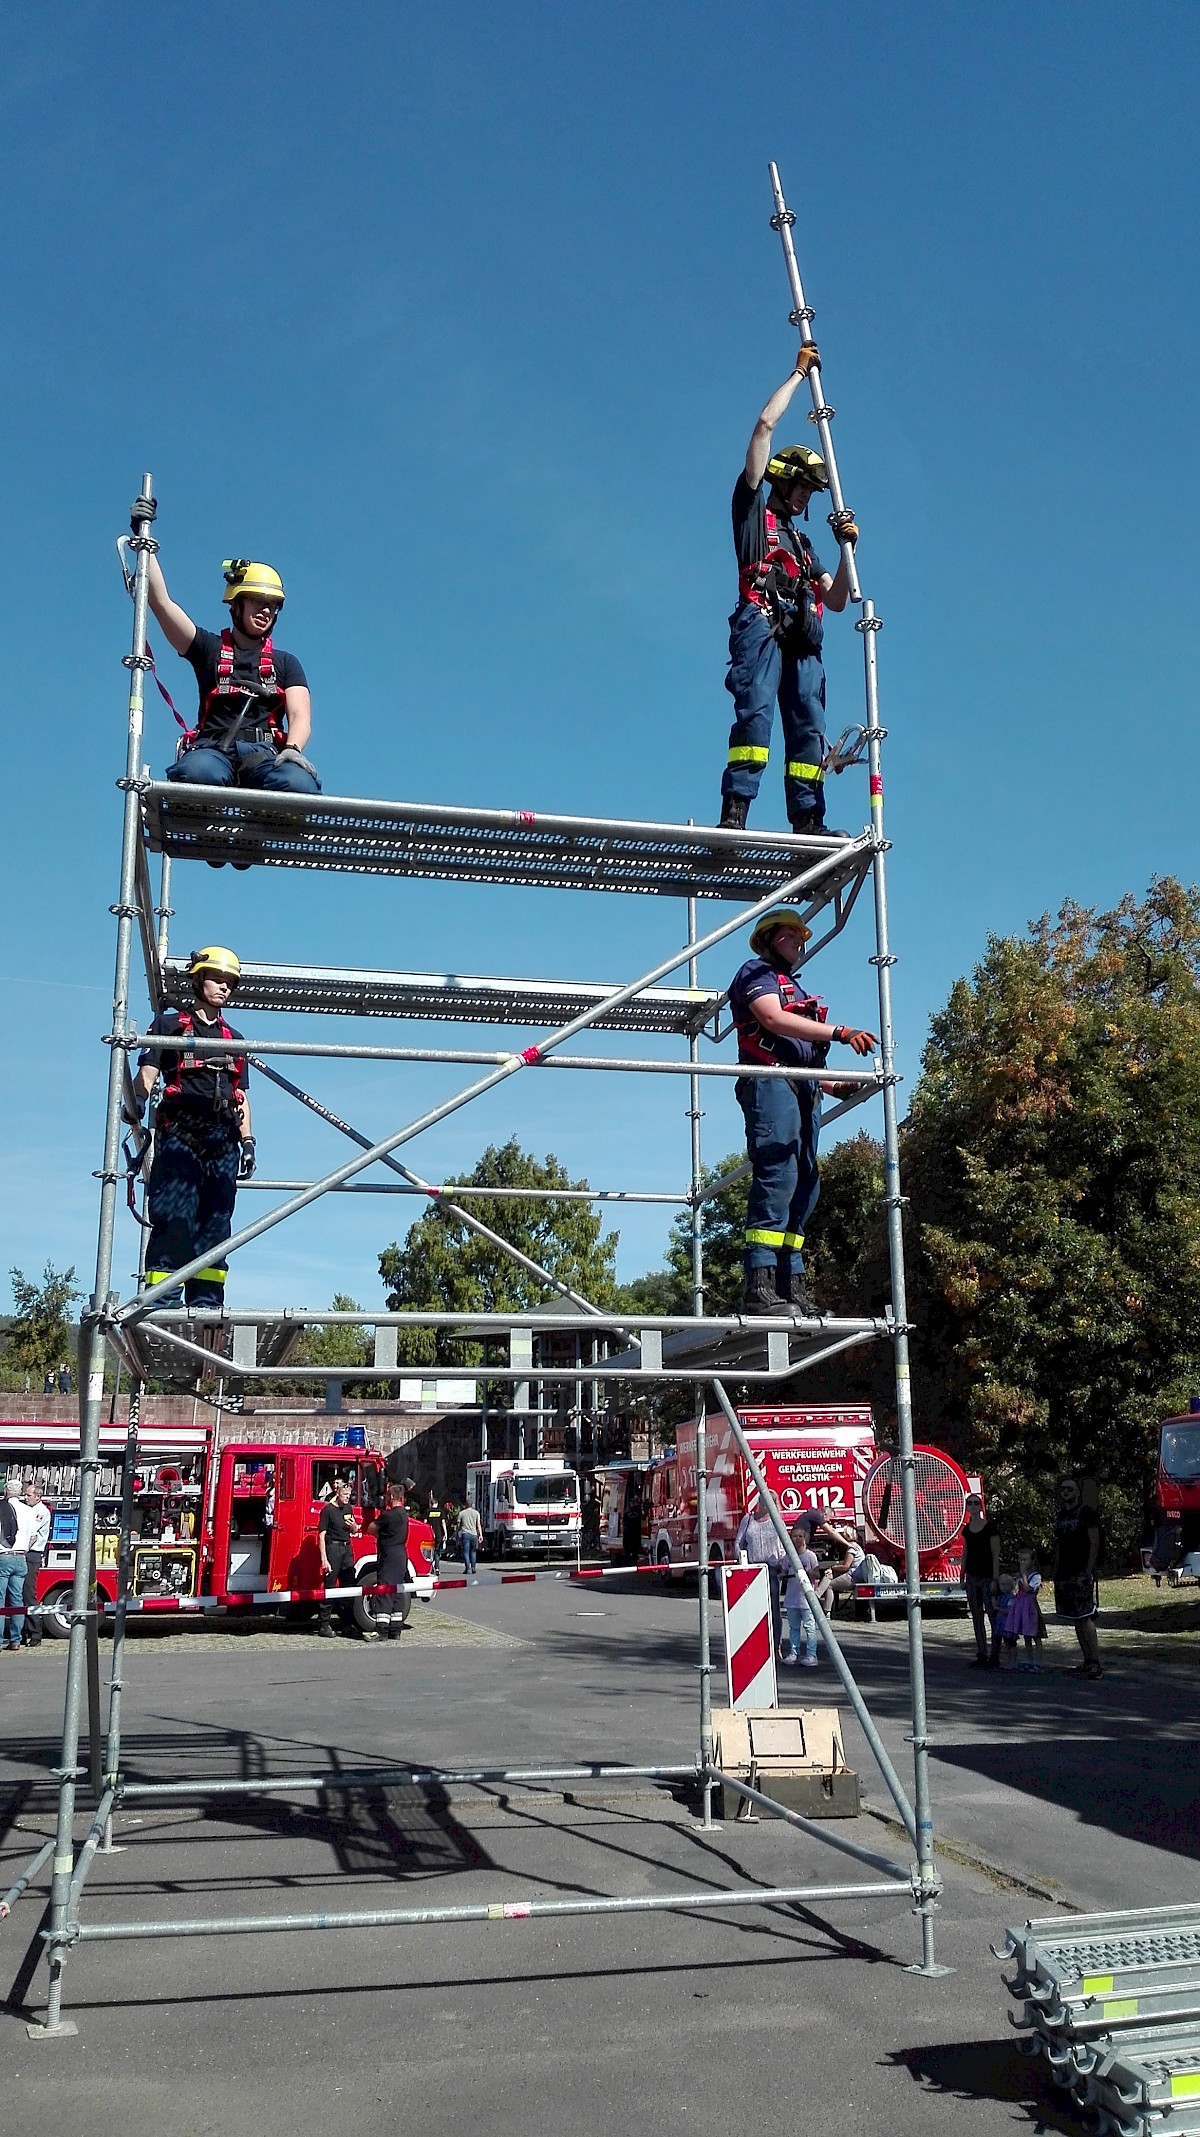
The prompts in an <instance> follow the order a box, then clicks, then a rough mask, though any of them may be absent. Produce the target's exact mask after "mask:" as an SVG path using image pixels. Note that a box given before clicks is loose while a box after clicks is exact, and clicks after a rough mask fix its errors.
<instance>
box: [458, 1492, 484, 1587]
mask: <svg viewBox="0 0 1200 2137" xmlns="http://www.w3.org/2000/svg"><path fill="white" fill-rule="evenodd" d="M482 1535H483V1524H482V1522H481V1521H480V1519H479V1514H478V1511H477V1509H476V1508H475V1507H473V1506H461V1507H460V1508H459V1510H458V1537H459V1542H460V1543H461V1544H462V1561H463V1572H464V1573H465V1574H466V1575H467V1578H468V1579H469V1580H474V1579H475V1578H476V1574H475V1567H476V1564H477V1562H478V1558H479V1545H480V1541H481V1539H482Z"/></svg>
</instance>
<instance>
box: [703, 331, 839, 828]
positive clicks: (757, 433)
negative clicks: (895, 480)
mask: <svg viewBox="0 0 1200 2137" xmlns="http://www.w3.org/2000/svg"><path fill="white" fill-rule="evenodd" d="M819 361H820V357H819V352H818V350H817V347H816V344H815V342H811V341H810V342H806V343H805V344H804V346H803V348H802V349H801V350H800V353H799V355H798V356H797V358H796V366H795V369H794V370H793V372H792V373H791V376H790V377H789V378H786V379H785V380H784V382H783V384H782V386H780V387H779V388H778V390H777V391H776V392H775V393H773V394H772V395H771V398H770V400H769V401H768V402H767V405H766V407H765V408H764V409H763V412H762V414H761V415H760V416H759V419H758V421H757V423H756V424H755V426H754V431H753V435H752V436H751V439H750V444H749V447H748V449H747V452H746V465H745V468H744V470H743V471H742V473H741V474H740V475H739V476H738V479H737V483H736V485H735V488H734V492H733V546H734V549H735V551H736V553H737V561H738V605H737V607H736V608H735V610H734V612H733V614H732V616H731V617H730V619H729V673H728V675H727V677H726V679H725V687H726V689H727V690H728V691H730V692H731V694H732V696H733V702H734V716H733V726H732V727H731V729H730V731H729V757H728V760H727V762H726V766H725V776H724V778H723V780H722V782H721V817H720V826H719V828H720V829H721V830H732V831H740V830H742V829H743V828H744V826H745V823H746V818H747V815H748V813H749V809H750V804H751V802H752V801H753V800H754V797H755V795H756V794H757V792H758V787H759V781H760V780H761V778H762V775H763V771H764V769H765V767H766V762H767V758H768V756H769V754H770V747H771V725H772V722H773V720H774V717H775V701H776V699H777V698H778V700H779V711H780V717H781V719H782V723H783V743H784V749H785V751H786V753H787V756H786V768H785V771H784V781H783V790H784V799H785V801H786V803H787V813H788V822H789V824H790V825H791V828H792V830H793V831H799V832H817V831H823V830H824V829H825V784H824V781H825V670H824V668H823V667H822V665H821V641H822V621H821V617H822V609H823V608H831V609H835V610H838V611H840V610H842V609H844V608H845V606H846V603H847V601H848V599H849V597H850V581H849V575H848V572H847V569H846V558H845V554H844V553H843V554H842V556H841V559H840V561H839V563H838V568H837V573H836V576H835V577H833V578H831V577H830V575H829V573H828V572H827V571H826V570H825V569H824V566H823V565H822V564H821V562H820V560H819V558H818V557H817V556H816V554H815V552H814V550H813V547H812V544H811V543H810V542H809V540H808V537H807V535H806V534H804V533H803V532H802V531H801V528H800V525H799V522H800V521H801V520H802V519H807V518H808V504H809V499H810V498H811V497H812V495H813V493H814V491H818V490H827V489H828V488H829V477H828V475H827V473H826V470H825V462H824V461H823V460H822V458H821V456H820V454H819V453H815V452H813V450H812V449H811V447H810V446H807V445H785V446H782V447H781V448H780V450H779V452H777V453H774V454H772V451H771V438H772V434H773V432H774V430H775V426H776V424H777V423H779V422H780V421H781V420H782V418H783V415H784V412H785V411H786V409H787V407H788V405H789V403H790V401H791V398H792V395H793V394H794V393H795V391H796V388H797V386H799V384H800V383H801V381H802V380H803V379H805V378H807V376H808V373H809V369H810V366H811V365H812V364H814V363H817V362H819ZM766 482H769V483H770V492H769V495H767V496H765V497H764V494H763V493H764V486H765V483H766ZM835 518H836V521H837V524H836V526H835V528H834V531H835V533H836V534H837V536H838V538H839V540H840V541H843V542H850V543H851V544H853V543H854V542H856V541H857V540H858V528H857V526H856V525H855V522H854V517H853V514H852V513H850V512H849V511H847V512H844V513H842V514H840V515H835ZM831 524H832V522H831Z"/></svg>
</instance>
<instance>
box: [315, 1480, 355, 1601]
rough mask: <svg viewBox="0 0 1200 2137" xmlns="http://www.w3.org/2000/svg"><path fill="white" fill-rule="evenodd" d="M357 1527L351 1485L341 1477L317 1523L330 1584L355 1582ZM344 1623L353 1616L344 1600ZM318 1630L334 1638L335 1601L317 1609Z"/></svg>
mask: <svg viewBox="0 0 1200 2137" xmlns="http://www.w3.org/2000/svg"><path fill="white" fill-rule="evenodd" d="M353 1533H354V1531H353V1527H352V1521H351V1514H350V1486H349V1485H348V1484H347V1483H346V1481H345V1479H344V1478H341V1477H339V1479H338V1481H337V1483H336V1484H335V1485H334V1488H333V1497H332V1499H330V1501H329V1503H328V1505H326V1506H323V1507H322V1509H321V1518H320V1520H319V1521H318V1523H317V1549H318V1550H319V1552H320V1554H321V1576H322V1579H323V1581H324V1584H325V1587H326V1588H349V1587H351V1586H353V1583H354V1551H353V1547H352V1545H351V1541H350V1539H351V1537H352V1535H353ZM338 1616H339V1618H340V1619H341V1620H342V1623H343V1626H345V1623H346V1621H347V1619H348V1616H349V1611H348V1608H347V1604H346V1602H345V1601H343V1602H342V1603H341V1604H340V1605H339V1608H338ZM317 1632H318V1634H319V1635H320V1637H321V1639H322V1640H332V1639H333V1637H334V1633H333V1605H332V1604H331V1603H329V1602H322V1603H321V1605H320V1608H319V1610H318V1612H317Z"/></svg>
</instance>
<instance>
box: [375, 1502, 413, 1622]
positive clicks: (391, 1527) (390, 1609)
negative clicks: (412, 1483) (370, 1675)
mask: <svg viewBox="0 0 1200 2137" xmlns="http://www.w3.org/2000/svg"><path fill="white" fill-rule="evenodd" d="M375 1541H376V1545H377V1547H378V1553H379V1555H378V1558H377V1560H376V1564H375V1578H376V1580H377V1581H378V1582H379V1585H380V1587H381V1588H403V1587H404V1586H405V1585H406V1583H407V1581H408V1577H409V1574H408V1508H407V1507H406V1505H405V1503H404V1486H403V1485H402V1484H389V1485H388V1488H387V1506H386V1508H385V1510H384V1512H383V1513H382V1514H381V1515H380V1516H379V1521H378V1524H377V1526H376V1530H375ZM407 1615H408V1612H407V1610H406V1609H405V1598H404V1596H402V1595H377V1596H376V1598H375V1629H376V1631H377V1632H378V1634H379V1637H380V1639H381V1640H394V1639H396V1638H397V1637H398V1635H399V1634H400V1633H401V1632H402V1631H403V1630H404V1620H405V1618H406V1617H407Z"/></svg>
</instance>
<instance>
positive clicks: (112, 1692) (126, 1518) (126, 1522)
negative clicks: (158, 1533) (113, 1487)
mask: <svg viewBox="0 0 1200 2137" xmlns="http://www.w3.org/2000/svg"><path fill="white" fill-rule="evenodd" d="M141 1415H142V1383H141V1381H140V1380H135V1381H133V1383H132V1384H131V1386H130V1389H129V1419H128V1423H127V1425H126V1429H125V1467H124V1470H123V1472H122V1476H121V1533H120V1536H119V1538H118V1540H117V1607H116V1609H115V1611H114V1612H113V1640H112V1666H111V1670H110V1674H109V1680H108V1743H107V1747H106V1750H105V1754H104V1786H105V1788H106V1789H109V1788H115V1786H116V1782H117V1777H118V1775H119V1773H120V1770H121V1694H122V1692H123V1691H124V1689H125V1686H124V1683H123V1681H122V1675H121V1672H122V1670H123V1668H124V1664H125V1627H126V1619H127V1617H128V1614H129V1613H128V1607H127V1606H128V1602H129V1588H130V1577H131V1573H132V1569H133V1486H134V1477H135V1474H136V1471H137V1457H138V1430H139V1426H140V1423H141ZM112 1821H113V1814H112V1811H111V1810H110V1811H109V1814H108V1817H107V1819H106V1820H105V1825H104V1835H103V1838H102V1841H101V1848H102V1851H103V1853H104V1854H106V1855H108V1854H111V1852H112V1844H113V1837H112Z"/></svg>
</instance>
